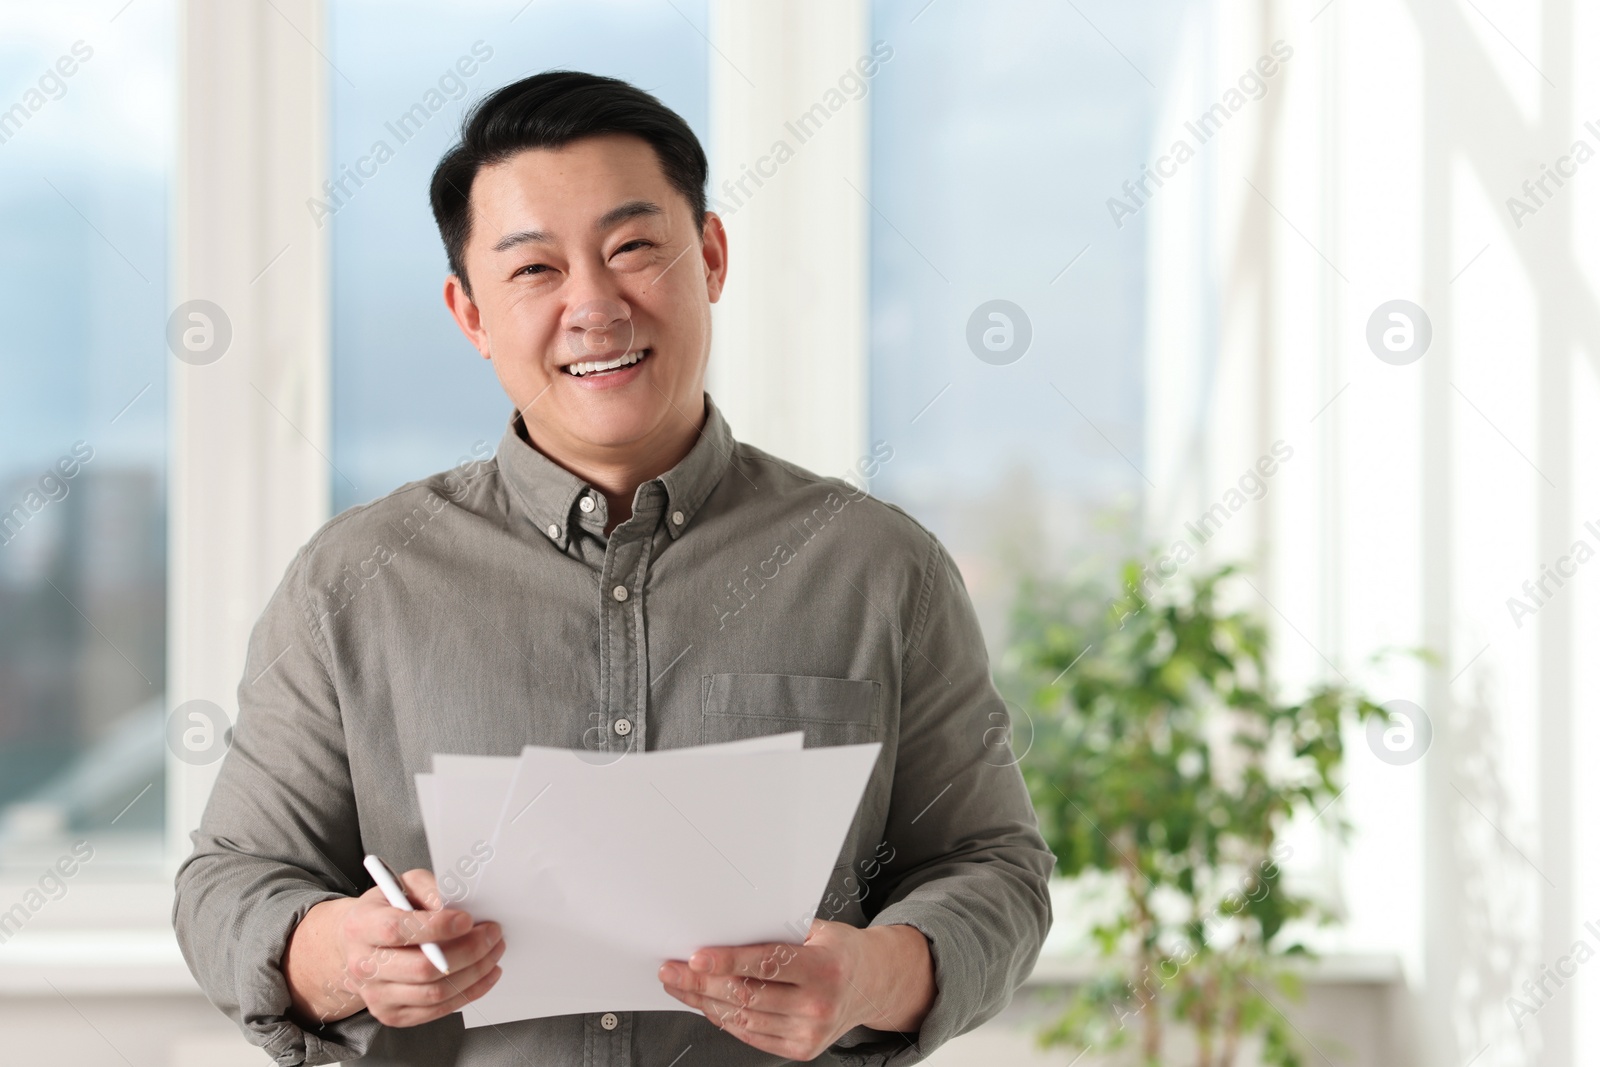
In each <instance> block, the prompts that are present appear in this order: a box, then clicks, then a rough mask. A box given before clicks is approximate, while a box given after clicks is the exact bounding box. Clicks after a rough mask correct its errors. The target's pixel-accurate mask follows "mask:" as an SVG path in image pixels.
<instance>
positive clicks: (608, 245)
mask: <svg viewBox="0 0 1600 1067" xmlns="http://www.w3.org/2000/svg"><path fill="white" fill-rule="evenodd" d="M471 204H472V228H471V236H470V238H469V239H468V242H467V247H466V251H465V255H464V256H463V261H464V264H465V269H466V271H467V275H468V277H469V278H470V280H471V283H472V297H471V298H470V299H469V298H468V297H467V296H466V293H465V290H464V288H463V287H462V286H461V284H460V280H459V279H457V278H456V277H455V276H454V275H452V276H451V277H450V279H449V280H448V281H447V282H446V285H445V301H446V303H448V304H449V305H450V310H451V312H452V313H453V314H454V315H455V317H456V321H457V323H459V324H460V326H461V329H462V331H463V332H464V333H466V335H467V337H468V339H469V340H471V341H472V343H473V344H474V345H475V346H476V347H477V349H478V351H479V352H480V353H482V354H483V355H484V356H485V357H486V358H488V359H490V360H491V361H492V362H493V363H494V368H495V373H496V375H498V376H499V378H500V384H501V385H502V386H504V387H505V391H506V393H507V394H508V395H509V396H510V397H511V400H512V402H513V403H515V404H516V405H517V409H518V410H519V411H521V412H522V415H523V420H524V421H525V422H526V424H527V426H528V429H529V432H530V434H531V435H532V437H533V439H534V440H535V441H537V442H538V443H539V444H540V445H541V447H544V448H545V449H546V450H547V451H552V452H554V453H556V454H557V455H558V456H570V457H583V458H588V459H592V460H602V461H606V460H609V461H621V462H627V461H629V460H630V459H634V460H637V456H636V455H635V454H636V453H640V452H641V451H643V452H646V453H648V452H649V451H650V450H651V449H653V448H655V447H656V446H658V445H663V446H664V444H665V443H666V442H671V441H677V440H681V439H682V437H683V435H684V433H685V431H686V430H693V429H695V428H698V426H699V424H700V419H701V416H702V414H703V411H704V408H703V404H702V402H701V391H702V389H703V388H704V382H705V369H706V358H707V356H708V354H709V353H710V349H711V304H712V303H714V302H715V301H716V300H717V299H718V298H719V297H720V296H721V295H722V282H723V278H724V276H725V274H726V270H727V258H726V254H727V240H726V237H725V235H724V233H723V230H722V225H721V221H720V220H719V219H717V217H716V216H715V215H709V214H708V215H707V220H706V227H705V237H704V240H703V241H702V239H701V238H700V235H699V234H698V233H697V231H696V228H695V220H694V216H693V213H692V211H691V210H690V208H689V204H688V202H687V201H686V200H685V198H684V197H683V195H682V194H681V193H679V192H678V191H677V189H675V188H674V187H673V186H672V184H671V183H670V182H668V181H667V178H666V175H665V174H664V173H663V172H662V169H661V164H660V161H659V160H658V159H657V158H656V154H655V151H654V149H652V148H651V147H650V145H649V143H648V142H646V141H644V140H643V139H641V138H638V137H633V136H629V135H624V134H608V135H603V136H597V137H589V138H585V139H583V140H580V141H575V142H573V143H571V144H569V145H566V146H565V147H563V148H557V149H530V150H528V151H525V152H519V153H518V154H517V155H515V156H513V157H511V158H510V159H508V160H506V161H505V162H503V163H500V164H497V165H495V166H491V167H484V168H482V169H480V170H479V171H478V174H477V177H476V179H475V180H474V181H473V183H472V193H471Z"/></svg>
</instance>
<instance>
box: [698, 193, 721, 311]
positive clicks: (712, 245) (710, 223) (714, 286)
mask: <svg viewBox="0 0 1600 1067" xmlns="http://www.w3.org/2000/svg"><path fill="white" fill-rule="evenodd" d="M700 255H701V259H702V260H703V261H704V263H705V269H706V297H707V298H708V299H709V300H710V301H711V303H713V304H715V303H716V302H717V301H718V300H720V299H721V298H722V286H723V285H724V284H725V283H726V282H727V280H728V231H727V230H726V229H724V228H723V225H722V219H721V218H719V217H718V216H717V213H716V212H715V211H708V212H706V224H705V231H704V233H703V234H702V235H701V237H700Z"/></svg>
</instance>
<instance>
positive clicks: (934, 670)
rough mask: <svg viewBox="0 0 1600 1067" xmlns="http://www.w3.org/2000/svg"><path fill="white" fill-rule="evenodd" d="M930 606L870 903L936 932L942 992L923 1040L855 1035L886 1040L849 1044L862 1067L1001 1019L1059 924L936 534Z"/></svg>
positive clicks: (1041, 854) (922, 605) (917, 638)
mask: <svg viewBox="0 0 1600 1067" xmlns="http://www.w3.org/2000/svg"><path fill="white" fill-rule="evenodd" d="M930 539H931V538H930ZM919 601H920V602H919V604H918V606H917V608H916V609H915V615H914V619H915V621H914V623H913V625H912V626H911V627H910V628H909V629H908V631H907V634H908V637H907V642H906V646H905V650H904V657H903V663H902V671H901V677H902V679H903V689H902V698H901V707H900V736H899V751H898V755H897V758H896V762H895V768H894V786H893V792H892V795H891V800H890V808H889V818H888V826H887V829H886V831H885V843H886V844H887V845H888V846H889V847H890V848H893V849H894V854H893V859H892V860H891V862H890V863H888V864H887V865H886V868H885V872H884V875H883V877H885V878H892V879H894V880H893V881H892V882H890V883H889V884H888V886H887V890H886V892H885V893H884V895H883V896H882V897H881V898H880V900H881V901H882V903H881V904H880V905H879V908H878V910H877V912H876V913H875V914H874V913H873V912H872V911H871V909H870V902H871V899H872V898H871V896H869V897H868V898H867V900H866V901H864V904H866V905H867V906H868V909H869V910H868V912H867V913H868V915H869V916H871V921H870V925H872V926H885V925H891V924H905V925H908V926H913V927H915V928H916V929H918V930H920V931H921V932H922V933H923V935H924V936H926V937H927V939H928V943H929V946H930V949H931V953H932V956H933V966H934V978H935V982H936V984H937V987H938V992H937V993H936V995H935V998H934V1002H933V1006H932V1008H931V1009H930V1010H929V1012H928V1015H927V1017H926V1018H925V1019H924V1020H923V1023H922V1027H921V1029H920V1032H918V1033H917V1034H915V1035H912V1034H906V1035H883V1034H876V1033H875V1032H872V1031H865V1032H862V1031H859V1030H858V1031H852V1033H851V1035H849V1036H850V1037H852V1038H855V1037H857V1035H858V1033H861V1034H862V1035H863V1036H864V1035H865V1034H867V1033H870V1034H873V1036H874V1037H875V1038H876V1040H868V1041H862V1042H861V1043H859V1044H855V1045H854V1046H853V1047H840V1046H836V1049H837V1050H838V1051H837V1054H838V1055H839V1056H840V1060H841V1062H842V1063H845V1064H849V1065H852V1067H855V1065H866V1064H872V1065H879V1064H882V1065H895V1067H899V1065H902V1064H912V1063H917V1062H919V1061H920V1060H922V1059H923V1058H924V1057H926V1056H928V1055H929V1054H931V1053H932V1052H933V1051H934V1050H935V1049H937V1048H938V1047H939V1046H940V1045H942V1044H944V1043H945V1042H946V1041H948V1040H950V1039H951V1038H952V1037H955V1036H957V1035H959V1034H963V1033H966V1032H967V1031H968V1030H971V1029H973V1028H974V1027H976V1026H978V1025H979V1024H980V1023H983V1022H984V1021H986V1020H988V1019H990V1018H992V1017H993V1016H995V1015H996V1014H998V1013H999V1012H1000V1010H1001V1009H1002V1008H1004V1007H1005V1006H1006V1005H1007V1004H1008V1003H1010V1001H1011V997H1012V994H1013V993H1014V992H1015V990H1016V988H1017V986H1018V985H1020V984H1021V982H1022V981H1023V979H1024V978H1026V977H1027V976H1028V974H1029V973H1030V972H1031V971H1032V970H1033V965H1034V962H1035V961H1036V960H1037V958H1038V955H1039V949H1040V946H1041V945H1042V944H1043V942H1044V937H1045V934H1046V933H1047V932H1048V931H1049V929H1050V923H1051V920H1052V917H1053V916H1052V913H1051V906H1050V893H1049V878H1050V873H1051V871H1052V870H1053V869H1054V867H1055V856H1054V855H1053V854H1052V853H1051V852H1050V849H1049V847H1048V846H1047V845H1046V844H1045V842H1044V839H1043V838H1042V837H1041V836H1040V834H1039V830H1038V819H1037V817H1036V816H1035V814H1034V810H1033V804H1032V802H1031V800H1030V799H1029V796H1028V791H1027V787H1026V785H1025V784H1024V783H1023V779H1022V773H1021V771H1020V769H1019V768H1018V767H1017V758H1018V756H1019V755H1020V753H1014V752H1013V749H1012V746H1011V745H1010V743H1009V741H1008V739H1009V730H1008V729H1007V726H1008V724H1009V721H1010V719H1009V712H1008V711H1007V709H1006V705H1005V702H1004V701H1003V700H1002V699H1001V698H1000V694H999V693H998V692H997V691H996V689H995V687H994V684H993V682H992V681H991V679H990V676H989V659H988V653H987V651H986V649H985V647H984V643H983V634H982V631H981V630H980V629H979V626H978V620H977V616H976V614H975V613H974V611H973V609H972V603H971V600H970V599H969V597H968V596H967V591H966V586H965V585H964V584H963V582H962V580H961V574H960V572H959V571H958V570H957V569H956V566H955V561H954V560H952V559H951V558H950V555H949V553H948V552H946V551H945V549H944V547H943V546H942V545H940V544H939V543H938V541H937V540H933V541H932V545H931V547H930V549H929V561H928V564H927V566H926V569H925V571H924V575H923V583H922V589H921V592H920V596H919ZM877 895H878V894H876V893H874V894H872V896H877ZM858 1040H859V1038H858ZM843 1044H844V1043H843V1042H842V1043H841V1045H843Z"/></svg>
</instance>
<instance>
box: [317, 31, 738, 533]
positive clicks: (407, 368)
mask: <svg viewBox="0 0 1600 1067" xmlns="http://www.w3.org/2000/svg"><path fill="white" fill-rule="evenodd" d="M329 11H330V16H329V17H330V20H331V27H330V28H331V45H332V50H331V52H330V57H331V58H332V60H333V64H334V66H335V67H336V68H337V73H334V72H330V74H329V78H330V89H331V92H332V97H333V101H332V107H333V145H332V152H331V156H330V170H331V171H332V176H333V178H334V179H335V180H336V181H339V183H340V186H341V187H340V188H336V189H332V190H330V191H329V192H330V195H329V198H328V200H327V201H326V206H327V208H328V214H327V216H326V217H327V224H328V225H330V226H331V227H332V235H333V237H332V241H333V443H334V457H333V458H334V465H335V466H336V467H337V468H338V473H336V474H334V475H333V500H334V508H335V510H340V509H343V508H345V507H348V506H350V505H352V504H356V503H361V502H363V501H367V500H371V499H373V498H374V497H377V496H381V495H382V494H384V493H387V492H388V491H390V490H391V489H394V488H395V487H396V486H398V485H401V484H403V483H405V482H407V481H410V480H412V479H414V478H420V477H422V476H424V475H427V474H430V473H433V472H435V471H439V470H443V469H444V468H446V467H449V466H451V465H453V464H455V463H457V462H459V461H460V460H461V459H462V458H463V457H465V456H467V455H470V454H471V453H472V451H473V449H474V447H476V446H478V444H479V442H482V444H483V447H487V448H489V449H493V448H494V446H495V445H496V443H497V442H498V440H499V436H500V433H501V432H502V431H503V430H504V428H505V421H506V419H507V418H508V417H509V416H510V414H511V405H510V401H509V400H507V399H506V397H505V394H504V393H503V392H502V391H501V389H500V384H499V382H498V381H496V379H495V376H494V372H493V370H492V369H491V368H490V366H489V364H488V363H486V362H485V361H483V360H481V359H480V358H479V357H478V354H477V352H476V351H475V350H474V349H473V348H472V346H471V345H470V344H468V343H467V341H466V339H465V338H464V337H462V336H461V333H460V331H459V330H457V329H456V325H455V323H454V322H453V321H452V320H451V319H450V316H449V313H448V312H447V311H446V310H445V307H444V301H443V299H442V297H441V291H442V289H443V286H444V279H445V275H446V274H447V273H448V267H447V266H446V263H445V255H444V246H443V245H442V244H441V243H440V241H439V234H438V231H437V229H436V228H435V227H434V223H433V215H432V213H431V211H430V210H429V207H428V179H429V177H430V176H431V175H432V173H433V168H434V166H435V165H436V164H437V163H438V161H439V157H440V155H442V154H443V153H444V151H445V150H446V149H447V148H449V146H450V145H451V144H453V143H455V138H456V134H457V133H458V131H459V129H460V125H461V115H462V113H463V112H464V111H465V109H466V107H467V106H468V105H469V104H470V103H471V102H472V101H474V100H476V99H478V98H479V97H481V96H483V95H484V94H485V93H487V92H489V91H491V90H493V89H496V88H499V87H500V86H502V85H504V84H506V83H508V82H512V81H515V80H516V79H518V78H521V77H524V76H526V75H528V74H533V73H537V72H538V71H541V70H548V69H551V68H557V67H562V68H569V69H574V70H584V71H589V72H591V73H594V74H605V75H610V76H612V77H618V78H622V79H624V80H626V81H629V82H632V83H633V84H635V85H638V86H640V87H641V88H643V89H646V90H647V91H649V92H651V93H654V94H655V95H656V96H658V97H659V98H660V99H661V100H662V102H664V103H665V104H666V105H667V106H668V107H670V108H673V109H674V110H676V111H677V112H678V113H679V114H681V115H683V117H684V118H685V120H687V121H688V123H689V125H690V126H691V127H693V129H694V131H695V134H696V135H697V136H699V137H700V138H701V140H702V142H703V143H704V142H705V140H706V137H707V132H708V126H707V105H706V93H707V67H706V52H707V47H708V46H707V43H706V40H705V38H704V36H703V33H704V31H705V28H706V5H705V3H704V0H699V2H692V0H691V2H685V0H675V2H674V3H672V4H662V3H658V2H656V0H602V2H597V3H585V4H582V5H576V4H567V3H561V2H556V0H533V2H532V3H529V2H528V0H506V2H503V3H501V2H483V3H476V4H473V5H469V6H465V7H461V6H454V5H452V6H450V7H443V6H440V5H438V4H434V3H426V4H425V3H417V2H401V3H396V2H393V0H383V2H381V3H380V2H378V0H333V2H332V3H330V5H329ZM458 64H459V66H458ZM469 70H470V71H471V72H472V73H470V74H465V73H463V72H465V71H469ZM380 158H382V159H383V160H384V161H383V162H379V159H380ZM350 174H354V177H347V175H350ZM357 179H359V184H358V182H357ZM319 210H320V209H319Z"/></svg>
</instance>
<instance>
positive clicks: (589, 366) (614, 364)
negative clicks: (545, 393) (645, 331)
mask: <svg viewBox="0 0 1600 1067" xmlns="http://www.w3.org/2000/svg"><path fill="white" fill-rule="evenodd" d="M647 351H649V349H645V348H641V349H639V350H638V351H637V352H628V353H625V354H624V355H620V356H618V357H617V358H616V359H613V360H610V361H608V362H605V363H569V364H568V365H567V366H566V367H565V368H564V369H565V370H566V372H567V373H568V374H574V375H577V376H578V377H580V378H581V377H583V376H584V375H585V374H597V373H599V372H600V371H605V370H616V369H617V368H618V367H629V366H632V365H633V364H635V363H637V362H639V361H640V360H641V359H643V358H644V354H645V353H646V352H647Z"/></svg>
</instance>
